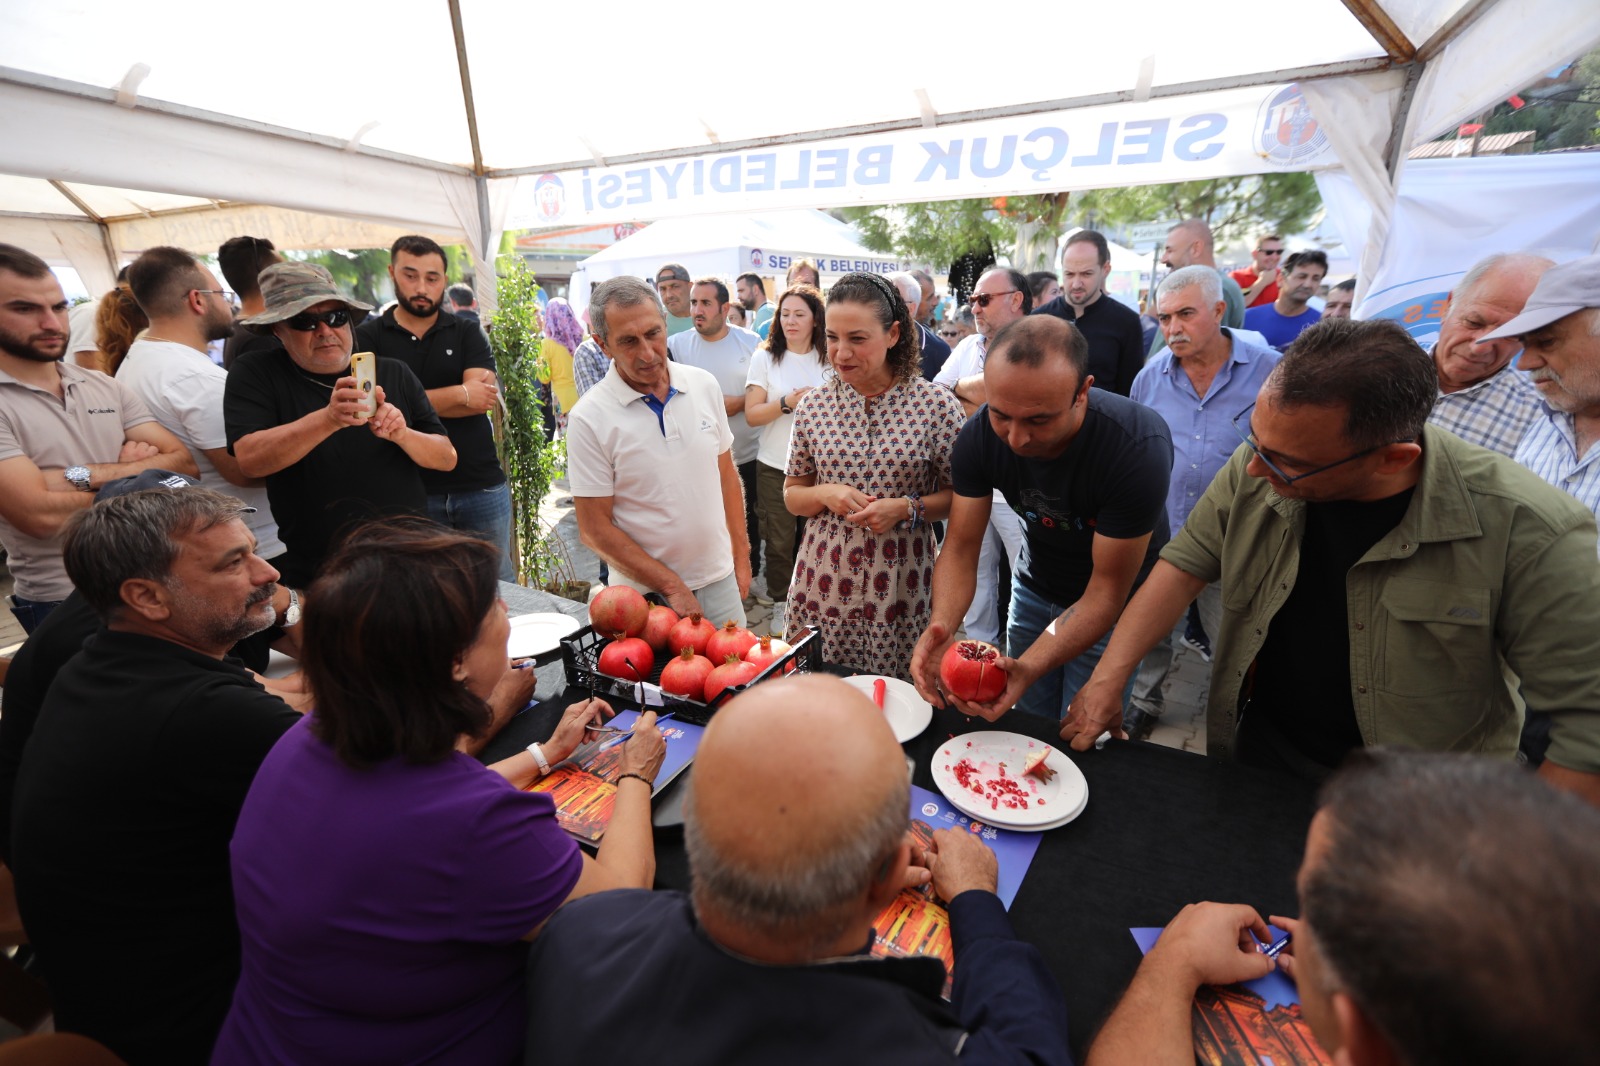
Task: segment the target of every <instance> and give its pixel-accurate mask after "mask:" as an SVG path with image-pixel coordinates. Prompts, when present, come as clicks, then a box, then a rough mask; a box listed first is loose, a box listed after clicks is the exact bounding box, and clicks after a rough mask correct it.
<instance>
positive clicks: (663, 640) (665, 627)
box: [639, 603, 683, 652]
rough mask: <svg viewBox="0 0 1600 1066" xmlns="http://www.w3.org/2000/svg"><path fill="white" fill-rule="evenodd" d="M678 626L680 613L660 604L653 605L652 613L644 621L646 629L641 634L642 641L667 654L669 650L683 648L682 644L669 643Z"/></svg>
mask: <svg viewBox="0 0 1600 1066" xmlns="http://www.w3.org/2000/svg"><path fill="white" fill-rule="evenodd" d="M677 624H678V612H677V611H674V610H673V609H672V608H671V607H663V606H661V605H660V604H659V603H657V604H652V605H651V607H650V613H649V615H647V616H646V618H645V621H644V629H643V631H641V632H640V633H639V637H640V639H642V640H643V641H644V642H645V643H646V644H648V645H650V647H651V648H652V649H654V650H655V651H658V652H665V651H667V650H668V649H669V648H681V647H683V645H681V644H671V643H669V638H670V637H671V636H672V627H673V626H675V625H677Z"/></svg>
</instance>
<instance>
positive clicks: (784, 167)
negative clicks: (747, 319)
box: [506, 85, 1338, 229]
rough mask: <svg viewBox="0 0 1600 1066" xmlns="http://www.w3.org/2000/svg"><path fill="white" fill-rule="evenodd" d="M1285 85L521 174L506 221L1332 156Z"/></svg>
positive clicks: (915, 195) (720, 207)
mask: <svg viewBox="0 0 1600 1066" xmlns="http://www.w3.org/2000/svg"><path fill="white" fill-rule="evenodd" d="M1337 165H1338V159H1337V157H1336V156H1335V155H1334V152H1333V150H1332V148H1331V147H1330V146H1329V144H1328V138H1327V136H1326V134H1325V133H1324V132H1323V131H1322V129H1321V128H1320V127H1319V126H1318V125H1317V121H1316V119H1315V118H1314V117H1313V116H1312V114H1311V111H1310V109H1309V108H1308V107H1307V106H1306V103H1305V98H1304V97H1303V96H1302V95H1301V93H1300V90H1299V88H1298V87H1296V86H1294V85H1277V86H1266V87H1262V86H1256V87H1252V88H1246V89H1229V90H1223V91H1218V92H1213V93H1205V94H1201V95H1198V96H1187V97H1173V98H1168V99H1160V100H1151V101H1147V102H1145V103H1138V104H1134V103H1127V104H1108V105H1105V106H1102V107H1085V108H1077V109H1074V110H1070V111H1052V112H1045V113H1040V114H1032V115H1018V116H1013V117H1009V118H998V119H988V120H985V121H981V122H962V123H952V124H950V125H948V126H942V127H938V128H935V129H914V130H899V131H895V132H891V133H883V134H876V135H870V136H858V137H848V138H840V139H837V140H831V141H817V142H813V143H810V144H804V145H799V144H787V145H775V146H773V147H771V148H754V149H749V150H746V151H740V152H719V153H708V154H706V155H702V156H696V157H692V158H687V159H674V160H670V161H664V162H660V163H640V164H637V165H633V166H607V167H599V166H596V167H585V168H583V169H581V170H568V171H562V172H559V173H550V174H540V175H537V176H534V175H528V176H524V177H522V178H519V179H518V184H517V189H516V191H515V192H514V194H513V197H512V202H511V208H510V212H509V215H508V218H507V220H506V224H507V227H508V228H513V229H517V228H523V227H538V226H556V225H573V224H579V223H590V222H608V221H625V220H632V219H657V218H668V217H672V216H678V215H689V214H703V213H709V212H730V211H770V210H773V209H775V208H786V207H836V206H840V205H847V204H858V203H859V204H883V203H908V202H916V201H921V200H955V199H963V198H968V197H981V196H1005V195H1019V194H1025V193H1032V192H1060V191H1063V190H1071V189H1103V188H1115V187H1119V186H1126V185H1147V184H1153V183H1158V182H1173V181H1192V180H1197V179H1203V178H1218V177H1226V176H1229V175H1234V174H1256V173H1264V172H1274V171H1285V170H1308V169H1311V168H1314V167H1315V168H1321V167H1331V166H1337Z"/></svg>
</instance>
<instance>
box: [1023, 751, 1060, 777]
mask: <svg viewBox="0 0 1600 1066" xmlns="http://www.w3.org/2000/svg"><path fill="white" fill-rule="evenodd" d="M1049 757H1050V747H1049V745H1046V746H1045V749H1044V750H1043V751H1030V752H1029V753H1028V758H1027V760H1026V761H1025V762H1024V763H1023V764H1022V772H1023V773H1024V774H1032V775H1033V776H1034V777H1037V778H1038V779H1039V780H1040V781H1049V780H1050V779H1051V778H1052V777H1054V776H1056V772H1055V771H1054V770H1052V769H1050V767H1048V766H1046V765H1045V764H1044V761H1045V760H1046V759H1048V758H1049Z"/></svg>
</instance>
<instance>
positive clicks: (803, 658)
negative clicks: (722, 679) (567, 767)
mask: <svg viewBox="0 0 1600 1066" xmlns="http://www.w3.org/2000/svg"><path fill="white" fill-rule="evenodd" d="M605 645H606V638H604V637H602V636H601V635H600V634H598V633H596V632H595V629H594V626H584V627H583V628H582V629H580V630H578V631H577V632H576V633H574V634H572V636H570V637H563V638H562V640H561V663H562V665H563V666H564V667H565V669H566V673H567V685H568V686H569V687H570V686H573V685H576V686H578V687H579V688H586V689H588V690H589V691H590V692H593V693H594V694H595V695H596V696H600V697H603V698H604V699H605V700H606V701H607V702H612V701H616V702H618V703H622V704H625V705H626V706H628V707H639V706H641V704H640V702H639V700H638V699H637V698H636V696H637V692H636V690H635V686H634V682H632V681H624V680H622V679H621V678H616V677H612V676H611V675H609V674H602V673H601V672H600V668H599V666H598V665H597V664H598V663H599V660H600V649H601V648H603V647H605ZM656 658H657V662H656V665H655V669H654V670H651V671H650V677H649V678H648V679H647V682H646V683H647V684H650V685H653V686H655V687H656V688H657V689H658V690H659V687H660V684H661V671H662V670H663V669H665V668H666V665H667V657H665V656H657V657H656ZM791 664H792V668H791ZM821 667H822V636H821V634H820V633H818V632H817V628H816V627H815V626H807V627H806V631H805V633H804V635H802V636H801V637H800V639H799V640H798V641H796V642H795V645H794V647H793V648H791V649H790V650H789V652H788V654H786V655H784V657H783V658H781V659H779V660H777V661H776V662H774V663H772V664H771V665H769V666H768V667H767V668H766V669H765V670H763V671H761V673H759V674H757V675H756V676H755V679H754V680H752V681H747V682H745V683H744V684H742V685H733V686H731V687H729V688H727V689H724V690H723V691H722V692H721V693H719V694H718V696H717V698H716V701H715V702H713V703H711V704H705V703H702V702H700V701H699V700H689V699H684V698H683V697H681V696H674V695H672V693H670V692H662V693H661V694H660V695H661V704H660V706H659V707H656V705H655V704H654V703H651V704H650V706H651V707H653V708H655V709H656V710H658V711H660V713H662V714H665V713H667V712H668V711H672V712H673V713H675V714H676V715H677V717H679V718H681V719H683V720H684V721H685V722H691V723H693V724H695V725H705V724H706V723H707V722H708V721H710V720H711V716H712V715H713V714H715V713H716V711H717V708H718V707H721V706H722V705H723V704H724V703H727V702H728V701H729V700H731V699H733V697H735V696H737V695H738V694H739V693H741V692H743V691H745V690H746V689H748V688H749V687H750V686H751V685H759V684H761V682H763V681H767V680H770V679H771V678H774V677H781V676H784V675H786V674H789V673H797V674H809V673H815V672H816V671H818V670H820V669H821Z"/></svg>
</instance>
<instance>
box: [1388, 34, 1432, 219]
mask: <svg viewBox="0 0 1600 1066" xmlns="http://www.w3.org/2000/svg"><path fill="white" fill-rule="evenodd" d="M1427 68H1428V64H1427V63H1408V64H1406V81H1405V84H1404V85H1402V86H1401V87H1400V99H1399V100H1398V101H1396V103H1395V109H1394V126H1393V127H1392V128H1391V129H1390V130H1389V143H1388V145H1386V146H1385V147H1384V152H1383V154H1384V168H1385V169H1386V170H1388V172H1389V183H1390V185H1392V186H1394V187H1395V188H1397V189H1398V188H1399V181H1400V164H1401V163H1402V162H1404V161H1405V158H1406V153H1407V152H1408V151H1410V145H1408V144H1407V143H1406V124H1407V123H1409V122H1410V121H1411V102H1412V101H1413V100H1415V99H1416V96H1417V83H1418V82H1420V81H1421V80H1422V72H1423V71H1424V70H1426V69H1427Z"/></svg>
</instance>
